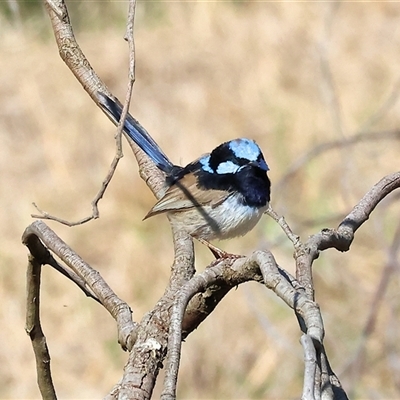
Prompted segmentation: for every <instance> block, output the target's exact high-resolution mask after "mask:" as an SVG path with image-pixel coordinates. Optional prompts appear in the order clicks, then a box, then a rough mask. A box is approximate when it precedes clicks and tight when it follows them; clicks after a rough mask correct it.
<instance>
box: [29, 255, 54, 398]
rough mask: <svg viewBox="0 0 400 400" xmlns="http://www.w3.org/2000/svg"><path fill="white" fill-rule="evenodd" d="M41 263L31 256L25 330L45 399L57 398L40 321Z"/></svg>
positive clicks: (41, 391) (40, 388)
mask: <svg viewBox="0 0 400 400" xmlns="http://www.w3.org/2000/svg"><path fill="white" fill-rule="evenodd" d="M41 268H42V266H41V263H40V262H39V261H38V260H37V259H36V258H35V257H33V256H29V262H28V270H27V287H26V291H27V299H26V300H27V301H26V323H25V330H26V333H27V334H28V335H29V337H30V338H31V341H32V347H33V351H34V353H35V360H36V373H37V381H38V385H39V390H40V393H41V395H42V398H43V399H46V400H54V399H57V395H56V391H55V389H54V385H53V380H52V377H51V369H50V354H49V349H48V348H47V343H46V337H45V336H44V333H43V330H42V326H41V323H40V275H41Z"/></svg>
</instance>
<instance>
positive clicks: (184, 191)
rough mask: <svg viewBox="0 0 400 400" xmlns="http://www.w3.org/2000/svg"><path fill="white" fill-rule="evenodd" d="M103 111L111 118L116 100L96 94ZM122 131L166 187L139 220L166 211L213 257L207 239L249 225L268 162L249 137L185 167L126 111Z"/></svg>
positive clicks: (264, 195)
mask: <svg viewBox="0 0 400 400" xmlns="http://www.w3.org/2000/svg"><path fill="white" fill-rule="evenodd" d="M98 94H99V98H100V104H101V106H102V107H103V109H104V110H105V111H106V112H107V114H109V115H110V116H111V117H112V118H113V119H114V120H115V121H116V122H119V120H120V118H121V112H122V106H121V104H120V103H119V102H118V100H113V99H111V98H110V97H109V96H107V95H105V94H103V93H100V92H98ZM124 131H125V133H127V134H128V136H129V137H130V138H131V139H132V140H133V141H134V142H135V143H136V144H137V145H138V146H139V147H140V148H141V149H142V150H143V151H144V152H145V153H146V154H147V155H148V156H149V157H150V158H151V160H152V161H153V162H154V163H155V165H156V166H157V167H158V168H159V169H160V170H161V171H163V172H164V173H165V174H166V183H167V185H166V186H167V189H166V191H165V193H164V195H163V196H162V197H161V198H160V199H159V200H158V202H157V203H156V204H155V205H154V207H153V208H152V209H151V210H150V211H149V213H148V214H147V215H146V216H145V219H146V218H148V217H152V216H153V215H157V214H161V213H166V212H167V213H171V214H172V215H171V216H172V217H173V218H171V223H173V224H175V226H176V227H177V228H179V229H184V230H185V231H187V232H188V233H189V234H190V235H191V236H193V237H195V238H196V239H198V240H199V241H200V242H202V243H204V244H206V245H207V246H208V247H209V248H210V249H211V251H212V252H213V253H214V255H215V256H216V257H219V256H221V255H224V254H225V253H224V252H223V251H221V250H220V249H218V248H216V247H215V246H213V245H211V244H210V243H209V242H208V241H209V240H212V239H228V238H232V237H235V236H241V235H244V234H246V233H247V232H248V231H250V230H251V229H253V228H254V226H255V225H256V224H257V222H258V221H259V220H260V218H261V216H262V214H263V213H264V212H265V211H266V209H267V207H268V203H269V200H270V186H271V184H270V180H269V179H268V176H267V171H268V169H269V168H268V165H267V163H266V162H265V160H264V156H263V154H262V152H261V150H260V148H259V147H258V145H257V144H256V142H254V141H253V140H251V139H244V138H242V139H235V140H231V141H229V142H225V143H222V144H220V145H219V146H218V147H216V148H215V149H214V150H213V151H212V152H211V153H209V154H204V155H202V156H201V157H200V158H198V159H197V160H195V161H193V162H191V163H190V164H188V165H187V166H186V167H180V166H176V165H174V164H172V162H171V161H170V160H169V159H168V157H167V156H166V155H165V154H164V152H163V151H162V150H161V149H160V147H159V146H158V145H157V143H156V142H155V141H154V140H153V138H152V137H151V136H150V135H149V134H148V133H147V131H146V130H145V129H144V128H143V127H142V126H141V125H140V124H139V123H138V122H137V121H136V120H135V119H134V118H133V117H132V116H131V115H130V114H128V115H127V117H126V120H125V124H124Z"/></svg>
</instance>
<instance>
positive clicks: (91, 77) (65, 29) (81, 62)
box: [31, 0, 164, 226]
mask: <svg viewBox="0 0 400 400" xmlns="http://www.w3.org/2000/svg"><path fill="white" fill-rule="evenodd" d="M45 5H46V7H47V10H48V13H49V16H50V19H51V22H52V24H53V31H54V33H55V37H56V42H57V44H58V47H59V51H60V56H61V58H62V59H63V60H64V62H65V63H66V64H67V66H68V67H69V68H70V70H71V71H72V73H73V74H74V75H75V77H76V78H77V79H78V81H79V82H80V83H81V84H82V86H83V88H84V89H85V90H86V91H87V92H88V94H89V95H90V96H91V97H92V99H93V100H94V101H95V103H96V104H99V98H98V95H97V92H98V91H100V92H102V93H106V94H108V95H110V96H112V95H111V93H110V91H109V90H108V88H107V87H106V86H105V84H104V83H103V82H102V81H101V79H100V78H99V77H98V75H97V74H96V73H95V71H94V70H93V69H92V67H91V65H90V64H89V62H88V60H87V59H86V57H85V55H84V54H83V52H82V50H81V49H80V47H79V45H78V43H77V42H76V39H75V36H74V33H73V30H72V26H71V23H70V20H69V16H68V10H67V7H66V5H65V2H64V1H63V0H45ZM135 8H136V2H135V1H132V0H131V1H130V5H129V13H128V14H129V15H128V24H127V31H126V39H127V40H128V43H129V81H128V88H127V93H126V96H125V105H124V107H123V110H122V115H121V120H120V122H119V124H118V129H117V133H116V135H115V138H116V153H115V156H114V159H113V161H112V162H111V165H110V168H109V171H108V172H107V175H106V177H105V179H104V180H103V182H102V185H101V188H100V190H99V192H98V193H97V194H96V196H95V198H94V199H93V200H92V202H91V205H92V214H91V215H89V216H87V217H84V218H81V219H79V220H77V221H67V220H65V219H63V218H60V217H57V216H55V215H52V214H50V213H48V212H46V211H43V210H41V209H40V208H39V207H38V206H37V205H36V204H34V206H35V207H36V209H37V210H38V212H39V214H32V215H31V216H32V217H33V218H42V219H48V220H53V221H57V222H59V223H61V224H63V225H67V226H76V225H81V224H84V223H86V222H88V221H91V220H93V219H97V218H98V217H99V209H98V203H99V201H100V200H101V199H102V198H103V196H104V193H105V192H106V190H107V187H108V185H109V183H110V181H111V179H112V177H113V176H114V173H115V170H116V168H117V165H118V163H119V160H120V159H121V158H122V157H123V153H122V144H121V135H122V131H123V126H124V121H125V118H126V115H127V113H128V110H129V103H130V99H131V97H132V88H133V84H134V81H135V44H134V37H133V28H134V18H135ZM113 122H115V121H113ZM127 138H128V141H129V143H130V145H131V147H132V148H133V150H134V153H135V155H136V157H137V159H138V163H139V167H143V168H141V173H142V174H143V175H142V176H143V177H144V179H145V180H146V182H147V181H148V182H149V183H148V184H149V185H150V188H151V189H152V190H153V191H154V192H155V193H157V192H158V191H159V188H160V187H162V185H163V179H164V178H163V175H162V174H161V173H160V171H158V170H157V169H156V168H155V166H154V165H153V163H152V162H150V160H148V158H147V156H146V155H145V154H144V153H143V152H142V151H141V150H140V149H139V148H138V147H137V146H136V145H135V144H134V143H133V141H132V140H131V139H130V138H129V137H127ZM149 173H150V175H151V176H152V177H155V178H156V179H149Z"/></svg>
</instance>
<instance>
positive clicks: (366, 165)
mask: <svg viewBox="0 0 400 400" xmlns="http://www.w3.org/2000/svg"><path fill="white" fill-rule="evenodd" d="M71 7H73V12H72V13H71V17H72V22H73V23H74V21H76V24H77V25H78V26H79V29H78V31H77V37H78V41H79V43H80V44H81V46H82V49H83V51H84V52H85V53H86V55H87V57H88V59H89V60H90V62H91V64H92V66H93V67H94V68H95V70H96V71H97V72H98V74H99V75H100V76H101V77H102V78H103V79H104V80H105V82H106V83H107V85H108V86H109V87H110V88H111V89H112V91H113V92H114V93H115V94H116V95H117V96H118V97H120V98H123V97H124V91H125V87H126V76H127V45H126V43H125V42H124V41H123V40H122V37H123V33H124V22H123V21H124V15H125V11H126V9H127V5H126V4H125V3H122V2H118V3H117V2H116V3H113V2H112V3H102V2H87V3H84V2H83V3H82V4H80V5H79V4H77V3H71ZM49 29H50V28H49V23H48V21H47V19H46V17H44V16H43V15H41V16H36V17H32V18H29V19H27V20H23V22H22V23H21V24H20V25H19V24H18V23H15V22H11V21H10V20H9V19H7V18H5V17H4V16H3V17H1V19H0V34H1V40H0V53H1V54H2V56H1V57H0V70H1V74H0V155H1V156H0V171H1V179H2V184H1V186H0V190H1V195H0V201H1V212H0V223H1V226H2V232H3V234H2V238H1V245H0V304H1V312H0V326H1V329H0V359H1V360H2V362H1V364H0V398H4V399H6V398H10V399H16V398H32V399H33V398H39V392H38V390H37V387H36V378H35V365H34V357H33V352H32V349H31V346H30V342H29V339H28V337H27V336H26V334H25V332H24V318H25V316H24V312H25V303H24V302H25V270H26V254H27V251H26V249H25V248H24V247H23V246H22V245H21V242H20V237H21V234H22V232H23V230H24V228H25V227H26V226H27V225H28V224H29V223H31V222H32V219H31V218H30V214H31V213H32V212H34V209H33V207H32V205H31V203H32V201H35V202H37V204H38V205H39V206H40V207H41V208H43V209H44V210H46V211H48V212H51V213H53V214H56V215H58V216H60V217H63V218H69V219H73V220H76V219H79V218H81V217H83V216H85V215H87V214H88V213H89V212H90V201H91V200H92V198H93V197H94V195H95V194H96V192H97V190H98V188H99V186H100V183H101V181H102V179H103V177H104V176H105V174H106V171H107V170H108V167H109V163H110V162H111V159H112V157H113V153H114V141H113V132H114V128H113V126H112V125H111V124H110V123H109V121H108V120H107V118H106V117H104V116H103V114H102V113H101V112H99V110H98V109H97V108H96V107H95V106H94V105H93V103H92V102H91V100H90V99H89V97H88V96H87V95H86V93H85V92H84V91H83V90H82V89H81V87H80V86H79V84H78V83H77V82H76V81H75V79H74V78H73V77H72V75H71V74H70V72H69V71H68V69H67V68H66V67H65V66H64V65H63V63H62V61H61V60H60V59H59V57H58V52H57V49H56V45H55V43H54V40H53V38H52V35H51V33H50V31H49ZM136 47H137V75H136V78H137V81H136V84H135V90H134V98H133V105H132V112H133V114H134V115H135V116H136V117H137V118H138V119H139V120H140V121H141V123H142V124H143V125H144V126H145V127H146V128H147V129H148V131H149V132H151V133H152V135H153V136H154V137H155V138H156V140H157V141H158V142H159V143H160V145H161V146H162V147H163V148H164V149H165V152H166V153H167V154H169V155H170V156H171V158H172V160H173V161H174V162H176V163H182V164H184V163H187V162H189V161H191V160H192V159H194V158H195V157H197V156H198V155H199V154H201V153H203V152H206V151H209V150H210V149H212V148H213V147H215V146H216V145H217V144H219V143H220V142H221V141H224V140H228V139H231V138H234V137H240V136H249V137H252V138H254V139H256V140H257V141H258V143H259V144H260V146H261V147H262V148H263V149H264V154H265V156H266V158H267V161H268V163H269V165H270V167H271V173H270V176H271V179H272V182H273V198H272V204H273V207H274V208H275V209H276V210H277V211H278V212H279V213H282V214H284V215H285V216H286V218H287V220H288V222H289V223H290V224H291V225H292V227H293V228H294V229H295V231H296V232H297V233H299V234H300V235H301V236H302V238H303V239H305V238H306V237H307V236H308V235H309V234H312V233H313V232H316V231H317V230H319V229H321V228H323V227H325V226H336V224H337V223H338V222H339V221H340V219H341V217H342V216H343V215H345V214H346V213H347V212H349V211H350V209H351V207H352V206H353V205H354V204H355V202H357V201H358V200H359V199H360V198H361V196H362V195H363V194H364V193H365V192H366V191H367V190H368V189H369V188H370V187H371V186H372V185H373V184H374V183H375V182H377V181H378V180H379V179H380V178H381V177H383V176H384V175H385V174H388V173H390V172H394V171H395V170H397V169H398V168H399V150H400V144H399V141H398V140H397V141H395V140H385V139H382V140H380V141H375V142H364V143H362V144H358V145H356V146H352V147H347V148H344V149H341V150H332V151H329V152H326V153H324V154H323V155H321V156H320V157H318V158H316V159H314V160H312V161H310V162H308V163H306V164H305V165H304V166H303V167H302V168H301V169H299V171H298V172H297V173H296V174H295V175H294V176H293V177H292V178H291V179H290V180H287V181H285V182H282V181H281V179H282V177H284V176H285V173H286V172H287V170H288V168H289V167H290V166H291V165H292V163H293V162H294V161H295V160H297V159H298V157H300V156H301V155H303V154H305V153H306V152H307V151H308V150H310V149H312V148H313V147H314V146H315V145H317V144H320V143H324V142H326V141H331V140H338V139H341V138H343V137H345V138H349V137H351V136H352V135H354V134H356V133H358V132H360V129H362V127H363V126H364V124H366V122H368V120H369V119H370V117H371V116H373V115H374V114H375V113H376V112H377V110H379V109H380V107H381V106H382V105H383V104H385V102H386V101H387V100H388V99H389V98H391V100H390V101H389V103H390V107H386V108H385V110H384V113H382V115H381V116H380V118H378V119H377V120H376V121H374V122H373V124H372V126H369V127H368V130H369V131H371V130H373V131H377V132H379V131H382V132H384V131H385V130H390V129H398V128H399V122H400V112H399V103H398V102H397V98H396V95H398V94H399V93H398V91H399V86H397V90H396V83H397V82H398V79H399V71H400V68H399V67H400V52H399V48H400V6H399V5H398V4H396V3H388V2H380V3H378V2H377V3H361V4H355V3H341V4H340V5H339V4H338V3H337V4H330V3H325V2H324V3H246V2H240V3H233V2H232V3H230V2H228V3H226V2H207V3H192V2H190V3H187V2H176V3H173V2H172V3H147V4H144V3H141V2H139V4H138V10H137V20H136ZM324 60H325V61H324ZM327 66H328V67H329V71H330V73H329V71H328V72H327ZM391 95H393V96H392V97H390V96H391ZM335 110H336V111H335ZM125 152H126V156H125V158H124V159H123V160H122V163H121V164H120V167H119V169H118V171H117V174H116V176H115V179H114V180H113V182H112V184H111V186H110V188H109V190H108V192H107V194H106V196H105V199H104V200H103V201H102V202H101V205H100V211H101V218H100V219H99V220H97V221H94V222H91V223H89V224H86V225H84V226H79V227H76V228H66V227H64V226H60V225H59V224H56V223H51V222H49V225H50V226H51V227H52V228H53V229H54V230H56V232H57V233H58V234H59V235H60V236H61V237H62V238H63V239H64V240H65V241H66V242H67V243H69V244H70V245H71V247H73V248H74V249H75V250H76V251H77V252H78V253H79V254H80V255H81V256H82V257H83V258H84V259H85V260H86V261H88V262H89V263H90V264H91V265H92V266H93V267H94V268H96V269H98V270H99V271H100V272H101V274H102V275H103V277H104V278H105V279H106V280H107V281H108V283H109V284H110V285H111V287H112V288H114V290H115V291H116V292H117V293H118V294H119V295H120V297H122V298H123V299H124V300H126V301H127V302H128V303H129V304H130V305H131V306H132V308H133V310H134V317H135V319H136V320H140V318H141V316H142V315H143V314H144V313H145V312H146V311H148V310H149V309H150V308H151V307H152V306H153V305H154V304H155V302H156V301H157V299H158V298H159V297H160V296H161V295H162V293H163V289H164V287H165V285H166V283H167V280H168V272H169V264H170V261H171V258H172V244H171V240H170V239H171V237H170V232H169V228H168V223H167V220H166V218H163V217H157V218H154V219H151V220H149V221H145V222H142V221H141V219H142V217H143V215H145V213H146V212H147V210H148V209H149V208H150V207H151V205H152V204H153V201H154V199H153V198H152V195H151V194H150V192H149V191H148V190H147V188H146V186H145V184H144V183H143V182H141V181H140V179H139V177H138V174H137V167H136V164H135V161H134V159H133V156H132V154H131V153H130V151H129V149H128V147H126V149H125ZM398 223H399V205H398V201H390V199H389V200H387V201H385V202H384V204H382V205H381V206H380V207H379V208H378V209H377V210H376V211H375V212H374V214H373V216H372V218H371V219H370V221H368V223H367V224H365V226H363V227H362V229H360V231H359V232H358V233H357V236H356V240H355V242H354V244H353V247H352V249H351V251H350V252H349V253H347V254H339V253H337V252H335V251H333V250H331V251H328V252H325V253H323V254H322V255H321V257H320V259H319V260H318V261H317V262H316V264H315V269H314V271H315V286H316V296H317V301H318V302H319V304H320V306H321V309H322V312H323V317H324V321H325V328H326V332H327V336H326V345H327V349H328V352H329V355H330V358H331V363H332V366H333V368H334V370H335V371H336V372H337V373H338V374H339V376H340V378H341V379H342V381H343V384H344V386H345V389H347V390H348V391H349V394H351V395H352V396H353V397H354V398H358V399H362V398H369V399H389V398H391V399H395V398H400V379H399V376H400V344H399V338H400V335H399V310H400V296H399V283H400V282H399V274H398V272H399V271H398V270H396V273H395V274H393V275H392V277H391V279H390V283H389V285H388V288H387V291H386V293H385V296H384V298H383V302H382V304H381V308H380V309H379V314H378V316H377V325H376V327H375V329H374V331H373V333H372V334H371V336H369V337H368V339H367V341H366V347H365V350H366V361H365V365H364V366H363V367H362V368H360V370H358V371H353V372H349V371H348V370H346V365H347V363H348V362H349V361H350V360H351V359H352V358H353V357H354V356H355V354H356V352H357V349H358V345H359V344H360V341H361V339H362V330H363V328H364V325H365V322H366V319H367V316H368V313H369V311H370V309H371V307H372V306H373V296H374V294H375V292H376V289H377V286H378V282H379V281H380V279H381V275H382V271H383V269H384V265H385V263H386V261H387V255H388V247H389V245H390V243H391V241H392V239H393V234H394V230H395V228H396V226H397V224H398ZM221 246H222V247H223V248H224V249H227V250H229V251H233V252H238V253H244V254H248V253H250V252H251V251H252V250H254V249H258V248H270V249H272V250H273V252H274V254H275V255H276V258H277V260H278V262H279V263H280V264H281V265H282V266H283V267H284V268H287V269H288V270H289V271H291V272H293V262H292V258H291V254H292V250H291V248H290V245H289V244H288V243H287V240H285V238H284V237H283V236H282V234H281V233H280V231H279V229H278V228H277V227H276V226H275V225H274V223H273V222H272V221H270V220H268V219H267V218H264V219H263V221H262V222H261V223H260V224H259V226H258V227H257V228H256V229H255V230H254V231H253V232H252V233H250V234H249V235H248V236H246V237H245V238H241V239H235V240H231V241H229V242H226V243H223V244H221ZM196 249H197V253H196V254H197V265H198V269H199V270H202V269H203V268H204V267H205V265H207V263H208V262H209V261H210V260H211V256H210V255H209V254H208V253H207V252H206V251H205V250H204V249H203V248H201V247H200V246H197V247H196ZM42 296H43V297H42V321H43V327H44V330H45V333H46V335H47V339H48V344H49V347H50V352H51V356H52V368H53V375H54V380H55V384H56V388H57V391H58V394H59V397H60V398H71V399H73V398H88V399H89V398H90V399H91V398H100V397H101V396H103V395H104V394H105V393H107V391H108V390H109V389H110V388H111V387H112V385H113V384H114V383H116V382H117V381H118V379H119V378H120V376H121V373H122V368H123V365H124V363H125V360H126V358H127V354H124V353H123V352H121V350H120V349H119V347H118V344H117V342H116V331H115V328H114V323H113V321H112V319H111V317H110V316H109V315H108V314H107V313H106V312H105V311H104V310H103V309H102V308H101V307H100V306H99V305H97V304H95V303H94V302H93V301H91V300H88V299H86V298H85V297H84V296H83V295H82V294H81V292H80V291H79V290H77V289H76V288H75V287H74V285H72V284H71V283H70V282H67V281H66V280H65V279H64V278H63V277H61V276H60V275H59V274H58V273H56V272H55V271H52V270H48V269H47V268H45V269H44V274H43V286H42ZM298 338H299V330H298V328H297V324H296V321H295V318H294V316H293V314H292V313H291V312H290V311H289V310H288V309H287V308H286V307H284V306H283V304H282V303H281V302H280V301H279V300H278V299H276V297H275V296H274V295H273V294H271V293H269V292H268V291H267V290H264V289H263V288H262V287H261V286H260V285H256V284H247V285H242V287H240V288H238V290H236V291H233V292H232V293H230V294H229V295H228V296H227V298H226V299H225V300H224V301H223V303H222V304H221V305H220V306H219V307H218V308H217V310H216V311H215V312H214V313H213V315H212V316H211V317H210V318H209V319H208V320H207V321H205V323H203V324H202V325H201V327H200V328H199V329H198V330H197V331H196V332H194V333H193V334H192V335H190V337H189V338H188V340H187V342H186V343H185V344H184V346H183V361H182V369H181V372H180V382H179V397H180V398H193V399H200V398H204V399H207V398H208V399H223V398H226V399H228V398H235V399H245V398H254V399H255V398H276V399H283V398H287V399H289V398H295V397H296V396H298V394H299V393H300V391H301V384H302V382H301V379H302V349H301V346H300V344H299V342H298ZM160 381H162V378H161V377H160ZM159 391H160V385H158V387H157V388H156V393H155V395H157V394H159Z"/></svg>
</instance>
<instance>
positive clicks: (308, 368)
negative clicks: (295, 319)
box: [300, 335, 317, 400]
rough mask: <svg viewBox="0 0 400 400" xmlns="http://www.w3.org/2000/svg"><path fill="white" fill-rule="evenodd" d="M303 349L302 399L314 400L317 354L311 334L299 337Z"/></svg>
mask: <svg viewBox="0 0 400 400" xmlns="http://www.w3.org/2000/svg"><path fill="white" fill-rule="evenodd" d="M300 341H301V344H302V346H303V350H304V366H305V367H304V383H303V394H302V396H301V399H302V400H314V399H315V397H314V383H315V374H316V370H317V356H316V351H315V347H314V343H313V341H312V338H311V336H308V335H302V336H301V338H300Z"/></svg>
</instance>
